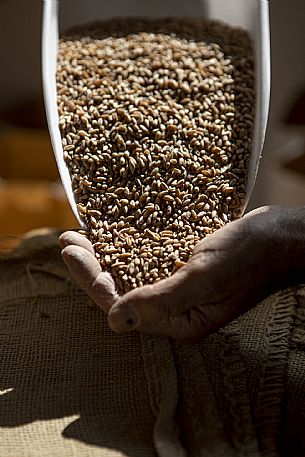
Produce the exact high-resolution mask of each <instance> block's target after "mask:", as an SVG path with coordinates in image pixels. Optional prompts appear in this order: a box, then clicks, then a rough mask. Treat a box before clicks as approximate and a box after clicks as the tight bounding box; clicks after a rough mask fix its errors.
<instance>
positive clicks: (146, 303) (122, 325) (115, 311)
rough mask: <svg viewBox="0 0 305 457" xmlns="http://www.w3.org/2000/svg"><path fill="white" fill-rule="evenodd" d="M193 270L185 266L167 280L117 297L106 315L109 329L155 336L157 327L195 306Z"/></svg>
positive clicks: (161, 326)
mask: <svg viewBox="0 0 305 457" xmlns="http://www.w3.org/2000/svg"><path fill="white" fill-rule="evenodd" d="M192 270H193V269H192V268H191V267H190V266H189V264H187V265H186V266H184V267H182V268H181V269H180V270H178V272H176V273H175V274H174V275H173V276H171V277H169V278H168V279H164V280H162V281H160V282H157V283H155V284H152V285H145V286H143V287H140V288H138V289H134V290H132V291H130V292H128V293H127V294H125V295H123V296H122V297H120V298H119V300H118V301H117V302H116V303H115V304H114V305H113V306H112V307H111V309H110V312H109V315H108V323H109V326H110V328H111V329H112V330H114V331H117V332H127V331H130V330H134V329H138V330H144V329H145V331H148V329H149V330H150V331H151V332H152V333H158V328H164V325H166V324H167V323H168V322H169V321H170V320H171V319H175V318H177V317H179V316H180V315H181V314H183V313H185V312H186V311H187V310H188V309H189V308H191V307H193V306H195V305H196V299H197V293H196V291H194V288H193V287H192V284H193V283H194V279H196V273H195V278H194V271H192ZM197 279H198V275H197Z"/></svg>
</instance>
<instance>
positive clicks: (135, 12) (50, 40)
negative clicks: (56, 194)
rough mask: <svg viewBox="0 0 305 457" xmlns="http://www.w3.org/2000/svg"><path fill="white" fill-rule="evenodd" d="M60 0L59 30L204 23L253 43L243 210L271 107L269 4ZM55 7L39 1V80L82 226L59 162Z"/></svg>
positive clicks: (246, 0) (255, 0)
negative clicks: (184, 20) (100, 22)
mask: <svg viewBox="0 0 305 457" xmlns="http://www.w3.org/2000/svg"><path fill="white" fill-rule="evenodd" d="M106 3H108V5H106V4H105V3H104V2H101V1H100V0H80V1H76V0H61V2H60V8H61V11H60V17H61V19H62V26H63V28H67V27H70V26H72V25H77V24H82V23H85V22H89V21H94V20H97V19H108V18H110V17H114V16H142V17H168V16H181V17H197V18H198V17H206V18H207V19H218V20H220V21H223V22H225V23H227V24H229V25H232V26H239V27H241V28H243V29H245V30H248V31H249V33H250V34H251V36H252V38H253V40H254V43H255V55H256V114H255V125H254V137H253V146H252V152H251V158H250V164H249V170H248V181H247V190H246V199H245V203H244V208H243V211H244V210H245V208H246V205H247V204H248V201H249V199H250V196H251V193H252V191H253V187H254V184H255V180H256V176H257V172H258V166H259V161H260V158H261V153H262V149H263V144H264V139H265V133H266V127H267V119H268V111H269V101H270V38H269V1H268V0H189V1H185V0H154V1H153V2H143V1H142V0H130V1H128V0H112V1H111V2H106ZM58 19H59V2H58V0H43V27H42V79H43V92H44V100H45V107H46V114H47V121H48V126H49V132H50V136H51V141H52V146H53V150H54V154H55V157H56V161H57V165H58V169H59V173H60V176H61V180H62V183H63V186H64V189H65V191H66V194H67V197H68V200H69V203H70V205H71V208H72V210H73V212H74V214H75V216H76V218H77V220H78V221H79V224H80V225H81V226H83V227H84V223H83V221H81V219H80V217H79V214H78V211H77V207H76V201H75V198H74V194H73V190H72V186H71V178H70V174H69V170H68V168H67V166H66V163H65V161H64V158H63V148H62V143H61V135H60V131H59V127H58V122H59V117H58V112H57V92H56V65H57V45H58V38H59V26H58V22H59V21H58Z"/></svg>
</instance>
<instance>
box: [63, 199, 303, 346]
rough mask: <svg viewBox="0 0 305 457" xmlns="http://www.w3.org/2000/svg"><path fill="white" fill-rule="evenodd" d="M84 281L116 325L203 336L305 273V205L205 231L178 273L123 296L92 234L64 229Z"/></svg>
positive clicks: (67, 256) (70, 258)
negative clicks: (209, 232)
mask: <svg viewBox="0 0 305 457" xmlns="http://www.w3.org/2000/svg"><path fill="white" fill-rule="evenodd" d="M59 244H60V246H61V248H62V256H63V259H64V261H65V263H66V265H67V266H68V268H69V270H70V272H71V274H72V276H73V277H74V279H75V280H76V282H77V283H78V284H79V286H80V287H81V288H82V289H83V290H84V291H85V292H86V293H87V294H88V295H89V296H90V297H91V299H92V300H93V301H94V302H95V303H96V304H97V305H99V306H100V307H101V308H102V309H103V310H104V311H105V312H106V313H107V314H108V323H109V326H110V328H111V329H113V330H114V331H117V332H127V331H131V330H134V329H136V330H138V331H140V332H144V333H148V334H152V335H161V336H169V337H172V338H175V339H178V340H180V341H183V342H191V343H195V342H199V341H200V340H202V339H203V338H204V337H205V336H207V335H209V334H210V333H212V332H214V331H216V330H218V329H219V328H220V327H222V326H223V325H225V324H226V323H228V322H230V321H231V320H233V319H234V318H236V317H237V316H239V315H241V314H242V313H244V312H245V311H247V310H248V309H250V308H251V307H252V306H255V305H256V304H257V303H259V302H260V301H261V300H263V299H264V298H266V297H267V296H269V295H270V294H272V293H273V292H276V291H278V290H280V289H283V288H285V287H288V286H293V285H296V284H298V283H300V282H303V281H304V279H305V268H304V266H305V207H296V208H284V207H275V206H271V207H263V208H259V209H257V210H254V211H252V212H250V213H248V214H247V215H245V216H244V217H243V218H241V219H239V220H237V221H234V222H231V223H229V224H227V225H226V226H225V227H224V228H222V229H220V230H218V231H217V232H215V233H214V234H212V235H209V236H207V237H206V238H205V239H203V240H202V241H201V242H200V243H198V244H197V246H196V247H195V249H194V252H193V255H192V257H191V258H190V260H189V261H188V263H187V264H186V265H185V266H183V267H182V268H180V269H179V270H178V271H177V272H176V273H175V274H174V275H173V276H171V277H170V278H168V279H165V280H162V281H160V282H158V283H156V284H153V285H145V286H143V287H141V288H138V289H135V290H132V291H130V292H128V293H127V294H125V295H123V296H121V297H119V295H118V293H117V290H116V287H115V284H114V281H113V280H112V278H111V276H110V274H109V273H105V272H102V270H101V267H100V265H99V263H98V261H97V260H96V258H95V257H94V252H93V248H92V245H91V244H90V242H89V241H88V240H87V239H85V238H84V237H83V236H81V235H79V234H77V233H75V232H65V233H63V234H62V235H61V236H60V239H59Z"/></svg>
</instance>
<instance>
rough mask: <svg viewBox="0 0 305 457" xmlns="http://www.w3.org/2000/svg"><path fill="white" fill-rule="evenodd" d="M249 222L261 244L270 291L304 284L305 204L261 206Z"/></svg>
mask: <svg viewBox="0 0 305 457" xmlns="http://www.w3.org/2000/svg"><path fill="white" fill-rule="evenodd" d="M251 219H252V221H251ZM249 224H250V225H251V230H252V232H253V234H254V236H255V237H256V238H257V239H260V240H261V242H262V243H263V245H264V251H265V259H266V260H265V262H266V264H267V269H269V268H270V270H271V271H270V274H269V275H268V274H267V277H268V276H271V278H270V284H269V285H270V288H272V289H274V290H272V291H273V292H275V291H276V290H279V289H284V288H286V287H290V286H295V285H297V284H301V283H305V206H301V207H294V208H285V207H269V208H262V210H261V212H259V213H257V214H254V215H253V218H252V217H251V218H250V219H249Z"/></svg>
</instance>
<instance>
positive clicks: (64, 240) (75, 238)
mask: <svg viewBox="0 0 305 457" xmlns="http://www.w3.org/2000/svg"><path fill="white" fill-rule="evenodd" d="M58 243H59V246H60V247H61V248H62V249H64V248H65V247H66V246H70V245H72V244H74V245H75V246H80V247H82V248H84V249H87V251H89V252H91V254H93V255H94V249H93V246H92V244H91V243H90V241H89V240H88V239H87V238H86V237H85V236H84V235H81V234H80V233H77V232H72V230H69V231H68V232H64V233H62V234H61V235H60V237H59V239H58Z"/></svg>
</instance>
